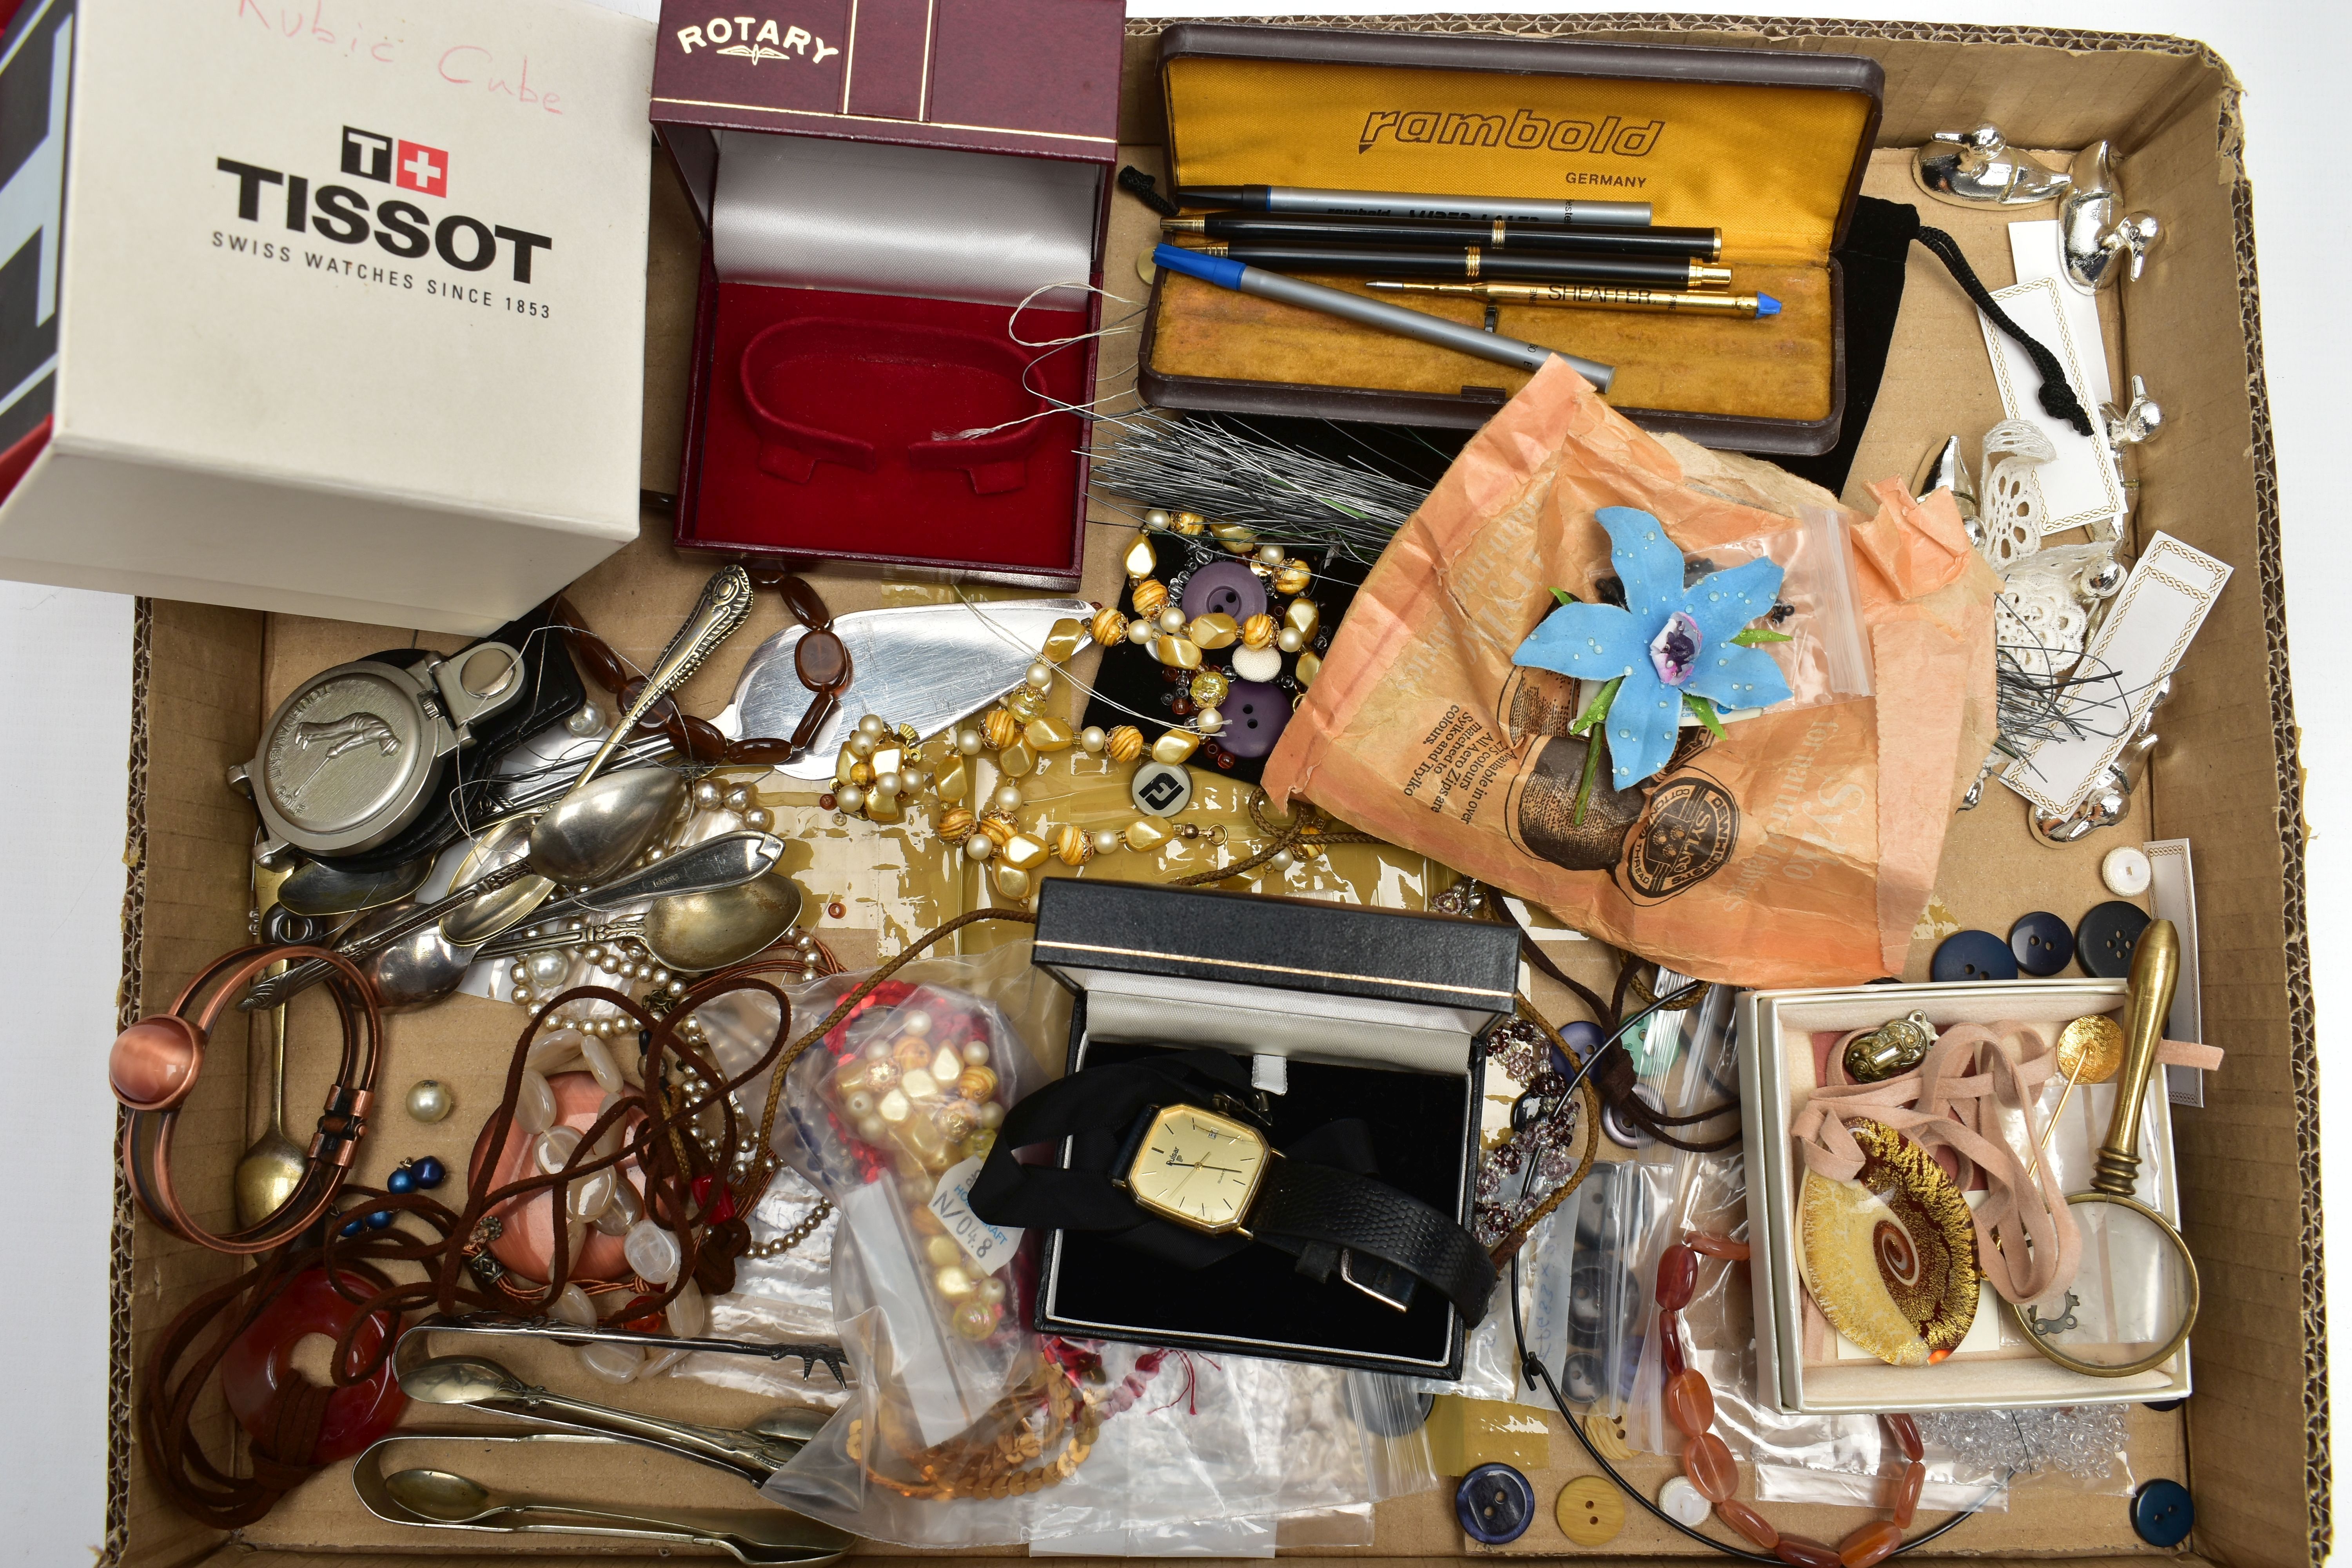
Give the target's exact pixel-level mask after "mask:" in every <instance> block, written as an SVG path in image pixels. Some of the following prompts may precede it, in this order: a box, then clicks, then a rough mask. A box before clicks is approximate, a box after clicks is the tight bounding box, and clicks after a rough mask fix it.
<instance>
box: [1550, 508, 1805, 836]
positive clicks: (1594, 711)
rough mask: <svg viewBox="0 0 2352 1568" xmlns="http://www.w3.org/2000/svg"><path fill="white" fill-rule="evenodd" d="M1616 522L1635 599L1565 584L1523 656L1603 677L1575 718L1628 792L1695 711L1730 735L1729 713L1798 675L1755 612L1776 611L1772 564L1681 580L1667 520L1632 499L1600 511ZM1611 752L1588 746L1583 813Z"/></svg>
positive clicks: (1755, 704)
mask: <svg viewBox="0 0 2352 1568" xmlns="http://www.w3.org/2000/svg"><path fill="white" fill-rule="evenodd" d="M1594 516H1595V517H1597V518H1598V519H1599V520H1600V522H1601V527H1602V528H1604V529H1606V530H1608V531H1609V542H1610V558H1611V560H1612V562H1613V563H1615V564H1616V567H1617V576H1618V579H1619V580H1620V581H1621V582H1622V583H1623V584H1624V586H1625V605H1624V607H1623V608H1622V609H1620V608H1619V607H1618V606H1616V605H1588V604H1584V603H1581V602H1580V601H1578V600H1576V599H1572V598H1570V596H1569V595H1566V594H1564V593H1561V592H1560V591H1559V589H1557V588H1555V589H1553V590H1552V592H1553V594H1554V595H1557V596H1558V597H1559V600H1560V605H1559V608H1558V609H1556V610H1554V611H1552V612H1551V614H1549V615H1548V616H1545V617H1544V618H1543V623H1542V625H1540V626H1537V627H1536V629H1535V630H1534V632H1533V633H1531V634H1530V635H1529V636H1528V640H1527V641H1525V642H1523V643H1521V644H1520V645H1519V647H1518V651H1517V652H1516V653H1514V654H1513V655H1511V662H1512V663H1513V664H1523V665H1530V666H1532V667H1534V668H1538V669H1549V670H1554V671H1557V672H1558V673H1559V674H1561V675H1566V676H1572V677H1574V678H1575V679H1579V680H1598V681H1602V682H1605V683H1606V684H1604V685H1603V686H1602V687H1601V690H1600V692H1599V694H1598V695H1596V696H1595V697H1594V698H1593V700H1591V702H1590V703H1588V704H1587V705H1586V706H1585V709H1584V711H1583V712H1581V713H1580V714H1579V715H1578V716H1577V719H1576V722H1575V723H1573V724H1571V725H1570V727H1569V733H1570V734H1571V735H1582V734H1585V733H1587V732H1589V731H1594V730H1598V731H1601V735H1602V736H1603V737H1604V738H1605V740H1606V741H1607V743H1608V750H1609V763H1610V783H1611V784H1612V787H1614V788H1617V789H1621V790H1622V789H1625V788H1628V787H1629V786H1631V785H1633V784H1639V783H1640V782H1641V781H1642V780H1643V779H1645V778H1648V777H1650V776H1652V775H1653V774H1654V773H1658V772H1659V771H1660V770H1661V769H1663V768H1664V766H1665V765H1666V763H1668V762H1669V761H1670V760H1671V759H1672V758H1673V756H1674V754H1675V731H1677V730H1678V729H1679V728H1680V727H1681V723H1682V716H1683V714H1684V712H1685V710H1687V711H1689V712H1690V713H1692V714H1694V715H1696V718H1697V719H1698V721H1699V722H1700V723H1702V724H1705V725H1706V727H1707V729H1708V730H1710V731H1713V732H1714V733H1716V734H1717V735H1720V734H1722V733H1723V726H1722V724H1721V722H1720V721H1718V719H1717V713H1718V712H1720V711H1724V710H1731V709H1736V708H1765V707H1769V706H1770V705H1771V704H1773V703H1775V702H1783V701H1786V700H1788V698H1789V683H1788V681H1787V680H1785V679H1782V678H1781V675H1780V666H1779V665H1777V664H1775V663H1774V662H1773V661H1772V658H1771V656H1770V655H1769V654H1766V653H1763V652H1760V651H1759V649H1758V647H1757V645H1758V644H1759V643H1770V642H1787V641H1789V640H1790V639H1789V638H1788V637H1786V636H1785V635H1783V634H1782V633H1780V632H1776V631H1772V630H1770V629H1769V627H1765V626H1749V625H1748V623H1749V622H1750V621H1754V620H1757V619H1759V618H1760V617H1763V616H1769V614H1770V613H1771V610H1772V607H1773V604H1774V602H1775V600H1776V599H1777V597H1778V595H1779V594H1780V566H1779V565H1777V564H1776V563H1773V562H1770V561H1767V560H1762V559H1759V560H1755V561H1748V562H1743V563H1741V564H1739V565H1738V566H1734V567H1732V568H1730V569H1729V570H1727V571H1723V572H1712V573H1709V574H1707V575H1706V576H1704V577H1701V578H1700V579H1698V581H1696V582H1695V583H1691V584H1685V583H1684V581H1683V577H1684V570H1683V552H1682V551H1681V549H1680V548H1679V547H1678V546H1676V545H1675V542H1674V541H1673V540H1671V539H1668V538H1667V537H1666V531H1665V527H1664V524H1662V523H1660V522H1659V521H1658V520H1657V519H1656V518H1654V517H1652V516H1651V515H1650V514H1649V513H1648V512H1646V511H1637V510H1634V509H1633V508H1632V507H1627V506H1607V507H1602V508H1601V510H1599V511H1598V512H1596V513H1595V514H1594ZM1600 754H1601V749H1600V747H1598V746H1592V747H1590V748H1589V749H1588V750H1587V751H1586V752H1585V760H1584V779H1583V782H1582V783H1581V784H1580V785H1579V786H1578V788H1577V792H1576V816H1577V817H1578V819H1579V820H1581V819H1582V817H1583V815H1584V805H1585V802H1586V801H1587V799H1588V798H1590V796H1591V793H1592V783H1593V773H1594V771H1595V769H1596V767H1597V765H1598V760H1599V757H1600Z"/></svg>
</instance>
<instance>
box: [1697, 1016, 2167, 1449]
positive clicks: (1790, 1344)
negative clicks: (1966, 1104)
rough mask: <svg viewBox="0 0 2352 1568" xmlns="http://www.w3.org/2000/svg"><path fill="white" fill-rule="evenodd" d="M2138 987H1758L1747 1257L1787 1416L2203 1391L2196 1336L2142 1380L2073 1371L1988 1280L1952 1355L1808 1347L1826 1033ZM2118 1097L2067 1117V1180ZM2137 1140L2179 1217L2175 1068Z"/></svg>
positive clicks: (2058, 1162) (2149, 1183) (1746, 1058)
mask: <svg viewBox="0 0 2352 1568" xmlns="http://www.w3.org/2000/svg"><path fill="white" fill-rule="evenodd" d="M2127 990H2128V987H2127V986H2126V984H2125V983H2124V982H2122V981H2120V980H2085V979H2061V980H2018V981H2007V982H1991V983H1987V984H1932V985H1857V986H1846V987H1832V988H1827V989H1820V990H1803V991H1753V992H1749V993H1748V994H1745V995H1743V996H1742V997H1741V998H1740V1000H1739V1012H1738V1024H1739V1072H1740V1080H1741V1082H1742V1084H1743V1085H1744V1086H1745V1093H1744V1094H1743V1095H1742V1097H1741V1104H1740V1118H1741V1123H1742V1129H1743V1131H1744V1133H1745V1135H1746V1146H1747V1150H1748V1246H1749V1247H1750V1249H1751V1250H1750V1254H1749V1258H1748V1265H1749V1271H1750V1277H1751V1279H1752V1282H1753V1285H1754V1289H1755V1298H1756V1383H1757V1394H1758V1396H1759V1398H1762V1399H1765V1400H1768V1401H1769V1402H1771V1403H1772V1404H1773V1405H1774V1406H1775V1407H1776V1408H1778V1409H1780V1410H1782V1411H1786V1412H1791V1413H1795V1412H1809V1413H1818V1414H1831V1415H1853V1414H1869V1413H1873V1412H1876V1411H1881V1410H2011V1409H2020V1408H2025V1407H2030V1406H2036V1405H2103V1404H2124V1403H2133V1402H2143V1401H2158V1400H2167V1399H2179V1398H2181V1397H2183V1396H2185V1395H2186V1394H2188V1393H2189V1347H2188V1346H2187V1345H2186V1344H2183V1345H2182V1346H2181V1347H2180V1349H2179V1351H2177V1352H2174V1353H2173V1355H2172V1356H2171V1358H2170V1359H2169V1360H2168V1361H2166V1362H2165V1363H2162V1364H2161V1365H2159V1366H2157V1367H2156V1368H2154V1369H2153V1370H2151V1371H2147V1372H2143V1373H2134V1374H2133V1375H2131V1376H2128V1377H2091V1376H2086V1375H2084V1373H2075V1372H2069V1371H2067V1370H2066V1369H2065V1368H2063V1367H2062V1366H2059V1365H2058V1364H2057V1363H2054V1362H2052V1361H2049V1360H2047V1359H2045V1358H2044V1357H2043V1356H2042V1355H2041V1354H2040V1353H2039V1352H2036V1351H2034V1350H2033V1349H2032V1346H2031V1345H2030V1344H2029V1343H2027V1342H2025V1341H2024V1339H2023V1337H2022V1335H2021V1331H2019V1330H2018V1329H2017V1328H2016V1327H2015V1326H2014V1324H2013V1322H2012V1321H2011V1312H2010V1309H2009V1305H2008V1303H2007V1302H2005V1301H2003V1300H2001V1299H2000V1297H1999V1296H1998V1295H1996V1294H1994V1292H1993V1289H1992V1287H1991V1286H1990V1285H1985V1286H1982V1287H1981V1288H1980V1289H1981V1290H1982V1295H1981V1297H1980V1299H1979V1302H1978V1305H1977V1317H1976V1322H1975V1324H1974V1326H1973V1327H1972V1328H1971V1329H1970V1330H1969V1337H1968V1339H1967V1340H1966V1341H1964V1342H1962V1344H1961V1346H1960V1347H1959V1349H1958V1351H1956V1352H1954V1353H1953V1355H1952V1357H1951V1358H1950V1359H1948V1360H1947V1361H1943V1362H1940V1363H1936V1364H1935V1365H1932V1366H1916V1367H1902V1366H1890V1365H1888V1364H1887V1363H1885V1362H1882V1361H1880V1360H1878V1359H1877V1358H1876V1357H1874V1356H1872V1355H1870V1354H1868V1353H1867V1352H1863V1351H1861V1350H1859V1349H1857V1348H1855V1347H1853V1346H1851V1345H1848V1344H1846V1343H1845V1342H1844V1341H1843V1339H1842V1337H1840V1336H1838V1335H1836V1334H1835V1333H1834V1331H1832V1334H1831V1336H1830V1338H1831V1351H1830V1353H1829V1354H1828V1355H1826V1356H1816V1357H1814V1358H1812V1359H1810V1360H1809V1359H1808V1357H1807V1354H1806V1346H1805V1332H1804V1311H1805V1286H1804V1281H1803V1279H1802V1278H1801V1270H1800V1268H1799V1263H1798V1257H1797V1234H1796V1233H1797V1195H1798V1189H1799V1186H1800V1184H1801V1183H1802V1181H1803V1180H1804V1164H1803V1160H1804V1154H1803V1151H1802V1150H1801V1149H1800V1148H1798V1147H1797V1146H1796V1143H1795V1141H1794V1140H1793V1139H1792V1138H1791V1137H1790V1131H1789V1129H1790V1123H1792V1122H1793V1121H1795V1120H1796V1117H1797V1114H1798V1112H1800V1111H1801V1110H1803V1109H1804V1105H1805V1102H1806V1100H1808V1099H1810V1098H1811V1095H1812V1091H1813V1089H1814V1088H1815V1087H1816V1083H1817V1079H1816V1075H1815V1069H1814V1066H1813V1059H1814V1058H1813V1044H1812V1037H1813V1036H1814V1035H1816V1034H1820V1033H1828V1032H1836V1033H1841V1034H1842V1033H1843V1032H1844V1031H1846V1030H1848V1029H1866V1028H1871V1027H1874V1026H1877V1025H1879V1024H1883V1023H1885V1021H1886V1020H1888V1019H1889V1018H1900V1017H1902V1016H1904V1015H1906V1013H1909V1012H1911V1011H1913V1010H1914V1009H1916V1010H1918V1011H1920V1012H1922V1013H1925V1014H1926V1015H1927V1021H1928V1022H1929V1023H1930V1024H1932V1025H1934V1026H1936V1027H1937V1029H1938V1030H1942V1029H1947V1028H1949V1027H1951V1026H1954V1025H1956V1024H1994V1023H1999V1022H2001V1021H2003V1020H2011V1019H2013V1020H2018V1021H2021V1022H2028V1023H2033V1022H2042V1021H2054V1022H2055V1023H2063V1022H2064V1021H2065V1020H2067V1019H2070V1018H2076V1017H2081V1016H2084V1015H2087V1014H2093V1013H2114V1012H2116V1010H2117V1009H2119V1008H2120V1007H2121V1006H2122V1005H2123V1004H2124V999H2125V995H2126V992H2127ZM2117 1021H2118V1022H2121V1020H2120V1019H2118V1020H2117ZM2061 1089H2063V1085H2059V1086H2055V1087H2045V1089H2044V1091H2043V1100H2042V1116H2041V1117H2040V1118H2038V1119H2037V1121H2036V1125H2037V1126H2039V1125H2042V1124H2044V1123H2045V1122H2046V1121H2047V1113H2048V1111H2049V1110H2050V1108H2051V1106H2052V1105H2053V1104H2054V1103H2055V1098H2054V1097H2055V1095H2056V1094H2057V1093H2058V1092H2060V1091H2061ZM2115 1093H2116V1091H2115V1086H2114V1085H2113V1084H2112V1083H2107V1084H2085V1085H2082V1086H2079V1087H2078V1088H2077V1089H2076V1090H2075V1092H2074V1096H2073V1097H2072V1099H2070V1100H2068V1101H2067V1106H2066V1110H2065V1111H2064V1112H2063V1115H2062V1116H2061V1117H2060V1118H2059V1124H2058V1127H2057V1129H2056V1131H2054V1132H2053V1134H2052V1137H2051V1140H2050V1146H2049V1148H2048V1149H2047V1150H2046V1151H2044V1152H2043V1156H2042V1157H2043V1158H2045V1159H2048V1160H2049V1161H2050V1162H2051V1165H2052V1169H2053V1171H2055V1172H2056V1173H2058V1174H2059V1176H2060V1177H2061V1181H2062V1186H2063V1189H2064V1190H2065V1191H2067V1192H2070V1193H2071V1192H2076V1191H2082V1190H2085V1189H2087V1188H2088V1187H2089V1186H2090V1184H2091V1153H2092V1152H2093V1151H2095V1149H2096V1148H2097V1147H2098V1145H2099V1143H2100V1142H2102V1141H2103V1140H2104V1139H2105V1136H2106V1131H2107V1121H2108V1118H2109V1116H2110V1114H2111V1113H2112V1111H2113V1110H2114V1106H2115ZM2010 1120H2011V1121H2016V1118H2015V1117H2014V1116H2013V1115H2012V1116H2011V1118H2010ZM2139 1152H2140V1161H2141V1164H2140V1172H2139V1181H2138V1184H2137V1187H2136V1188H2135V1194H2136V1195H2137V1197H2138V1198H2139V1199H2140V1201H2141V1202H2143V1203H2145V1204H2147V1205H2148V1206H2149V1207H2151V1208H2153V1209H2155V1210H2156V1211H2157V1212H2158V1214H2161V1215H2164V1216H2165V1217H2166V1218H2167V1219H2168V1220H2169V1221H2171V1222H2172V1223H2173V1224H2174V1225H2175V1226H2178V1225H2179V1223H2180V1196H2179V1187H2178V1184H2177V1183H2176V1180H2175V1168H2174V1164H2173V1152H2172V1119H2171V1104H2170V1102H2169V1101H2168V1100H2167V1098H2166V1096H2165V1091H2164V1075H2163V1074H2161V1073H2151V1074H2150V1075H2149V1078H2148V1086H2147V1104H2146V1106H2145V1108H2144V1112H2143V1115H2142V1117H2141V1121H2140V1151H2139ZM2085 1267H2086V1268H2088V1267H2089V1263H2088V1261H2087V1258H2086V1262H2085Z"/></svg>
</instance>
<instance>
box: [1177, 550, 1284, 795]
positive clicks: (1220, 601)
mask: <svg viewBox="0 0 2352 1568" xmlns="http://www.w3.org/2000/svg"><path fill="white" fill-rule="evenodd" d="M1264 614H1265V584H1263V583H1261V582H1259V581H1258V580H1257V574H1256V573H1255V572H1253V571H1251V570H1250V569H1249V568H1248V567H1246V566H1244V565H1243V564H1242V563H1240V562H1238V561H1212V562H1210V563H1208V564H1207V565H1206V566H1203V567H1202V568H1201V569H1200V570H1199V571H1198V572H1195V573H1193V574H1192V575H1191V576H1190V577H1187V578H1185V579H1184V618H1185V619H1186V620H1188V621H1197V620H1199V619H1200V618H1201V617H1202V616H1233V618H1234V625H1236V626H1238V625H1240V624H1241V623H1242V622H1244V621H1245V620H1248V619H1249V618H1250V617H1251V616H1262V615H1264ZM1269 743H1270V742H1269ZM1256 754H1257V753H1255V752H1243V753H1242V755H1244V756H1245V757H1248V756H1255V755H1256Z"/></svg>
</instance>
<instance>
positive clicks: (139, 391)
mask: <svg viewBox="0 0 2352 1568" xmlns="http://www.w3.org/2000/svg"><path fill="white" fill-rule="evenodd" d="M652 58H653V30H652V27H651V26H650V25H649V24H647V23H646V22H645V21H642V20H639V19H636V18H634V17H629V16H620V15H617V14H615V13H614V12H613V11H610V10H608V9H605V8H604V7H601V6H597V5H589V4H586V3H585V0H499V3H498V4H496V5H483V4H478V3H477V0H391V3H389V4H386V5H381V6H369V7H358V8H355V7H351V6H340V5H331V6H328V7H326V8H324V9H323V10H322V9H320V8H319V7H316V6H298V5H290V4H288V5H280V4H278V0H207V3H205V4H201V5H199V4H182V3H168V4H159V3H155V0H26V3H25V4H24V5H23V6H22V7H21V8H20V9H19V10H18V12H17V14H16V20H15V22H14V23H13V25H12V26H9V28H8V29H7V31H6V33H5V36H0V103H5V105H6V106H7V108H8V110H9V112H8V113H7V114H6V115H5V116H0V180H5V184H0V253H5V256H6V260H5V263H0V360H5V364H0V494H5V500H0V575H5V576H8V577H13V578H18V579H22V580H26V581H30V582H43V583H55V584H64V585H68V586H74V587H85V588H100V589H112V590H117V591H121V592H130V593H139V594H151V595H161V596H166V597H173V598H182V599H193V600H198V601H202V602H207V603H213V604H221V605H240V606H246V607H250V608H257V609H266V610H277V611H289V612H296V613H300V614H306V615H314V616H337V617H341V618H344V619H351V620H365V621H373V622H381V623H388V624H391V625H394V626H421V627H425V628H429V629H432V630H437V631H450V632H465V633H475V634H478V633H482V632H487V631H489V630H491V629H492V628H494V627H496V626H499V625H500V624H501V623H503V622H505V621H506V620H508V619H509V618H510V617H512V616H515V615H517V614H518V613H520V612H521V611H523V610H526V609H528V608H530V606H531V605H535V604H537V603H539V602H540V601H541V600H543V599H545V598H546V597H547V596H548V595H551V594H553V593H555V592H556V591H557V590H558V589H560V588H562V586H563V585H564V584H567V583H569V582H571V581H572V579H574V578H576V577H578V576H579V575H580V574H582V573H583V572H585V571H587V570H588V569H589V568H590V567H591V566H593V565H594V564H595V563H597V562H598V561H601V560H602V559H604V557H605V556H606V555H608V554H610V553H611V552H613V551H614V550H615V549H617V548H619V547H620V546H621V545H622V544H624V543H625V542H628V541H630V540H633V539H635V537H636V535H637V528H638V500H637V496H638V489H637V487H638V447H639V442H640V437H641V430H642V422H643V414H642V410H643V401H644V377H645V281H646V176H647V171H648V168H649V158H650V143H649V139H648V137H647V135H646V124H645V115H646V94H647V91H648V88H649V82H650V79H651V74H652Z"/></svg>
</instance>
